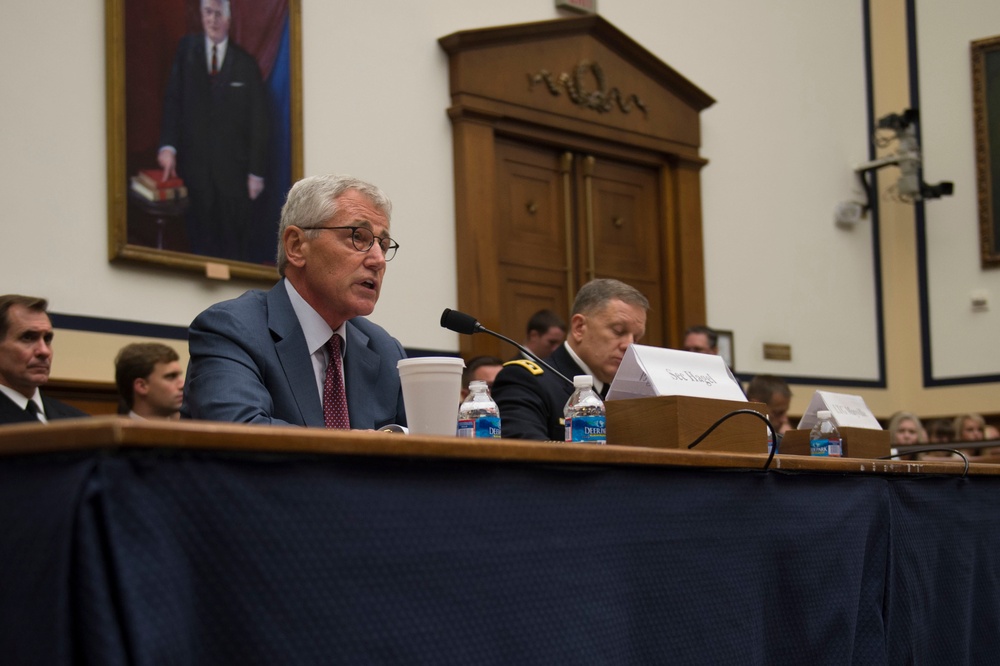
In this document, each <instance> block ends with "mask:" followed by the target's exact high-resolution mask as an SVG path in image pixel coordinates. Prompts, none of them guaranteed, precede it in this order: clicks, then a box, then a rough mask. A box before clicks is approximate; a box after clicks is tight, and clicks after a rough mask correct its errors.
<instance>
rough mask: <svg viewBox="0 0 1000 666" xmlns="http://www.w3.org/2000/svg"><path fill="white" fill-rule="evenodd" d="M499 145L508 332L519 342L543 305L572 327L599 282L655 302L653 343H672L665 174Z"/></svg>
mask: <svg viewBox="0 0 1000 666" xmlns="http://www.w3.org/2000/svg"><path fill="white" fill-rule="evenodd" d="M496 147H497V150H496V165H497V168H496V173H497V182H498V187H497V190H496V191H497V201H496V204H495V205H496V208H495V210H496V213H497V218H496V220H497V230H498V234H497V241H496V243H497V252H496V256H497V263H498V267H497V268H498V275H499V283H500V293H499V294H497V298H498V299H499V300H500V304H499V305H500V307H499V308H498V311H499V313H500V315H501V318H502V321H501V322H497V323H496V325H497V326H499V327H500V330H502V331H503V332H504V334H505V335H508V336H509V337H514V338H515V339H519V338H520V336H521V335H523V326H524V324H525V323H526V322H527V319H528V317H530V316H531V314H533V313H534V312H535V311H537V310H539V309H541V308H543V307H545V308H550V309H552V310H554V311H555V312H557V313H559V314H560V315H562V316H563V317H565V318H566V319H567V320H568V318H569V312H570V309H571V307H572V300H571V299H572V298H573V297H574V296H575V295H576V292H577V290H578V289H579V288H580V287H581V286H582V285H583V284H584V283H586V282H587V281H588V280H590V279H591V277H592V276H594V275H596V277H603V278H615V279H618V280H621V281H623V282H626V283H627V284H630V285H632V286H634V287H636V288H637V289H639V290H640V291H642V292H643V293H644V294H645V295H646V297H647V298H649V300H650V305H651V312H650V316H649V320H648V322H647V334H646V338H645V339H644V342H645V343H647V344H653V345H663V344H664V342H665V338H664V330H665V326H664V321H663V318H664V317H665V316H666V314H667V313H666V311H665V308H664V303H663V284H664V283H665V274H664V268H663V262H662V261H661V260H660V253H661V251H662V247H663V243H662V237H663V233H664V232H663V230H662V228H661V223H660V220H661V215H660V202H659V196H660V195H659V189H658V182H659V180H658V178H659V171H658V170H657V169H654V168H649V167H644V166H640V165H635V164H630V163H628V162H623V161H620V160H609V159H603V158H595V157H594V156H590V155H582V154H576V155H573V154H571V153H568V152H567V151H565V150H562V149H559V148H550V147H546V146H540V145H532V144H530V143H527V142H519V141H515V140H512V139H499V138H498V139H497V141H496Z"/></svg>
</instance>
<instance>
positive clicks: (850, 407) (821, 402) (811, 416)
mask: <svg viewBox="0 0 1000 666" xmlns="http://www.w3.org/2000/svg"><path fill="white" fill-rule="evenodd" d="M823 410H828V411H829V412H830V414H831V415H832V416H833V422H834V423H836V424H837V425H838V426H847V427H850V428H867V429H868V430H881V429H882V426H881V425H879V422H878V419H876V418H875V415H874V414H872V411H871V410H870V409H868V405H866V404H865V399H864V398H862V397H861V396H860V395H849V394H847V393H832V392H830V391H816V392H815V393H813V397H812V400H810V401H809V407H808V409H806V413H805V414H803V415H802V420H800V421H799V430H809V429H811V428H812V427H813V426H814V425H815V424H816V412H819V411H823Z"/></svg>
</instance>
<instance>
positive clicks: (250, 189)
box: [247, 174, 264, 201]
mask: <svg viewBox="0 0 1000 666" xmlns="http://www.w3.org/2000/svg"><path fill="white" fill-rule="evenodd" d="M263 191H264V179H263V178H261V177H260V176H255V175H253V174H250V175H249V176H247V193H248V194H249V195H250V201H253V200H254V199H256V198H257V197H259V196H260V193H261V192H263Z"/></svg>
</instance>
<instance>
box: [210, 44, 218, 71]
mask: <svg viewBox="0 0 1000 666" xmlns="http://www.w3.org/2000/svg"><path fill="white" fill-rule="evenodd" d="M209 73H210V74H211V75H212V76H215V75H216V74H218V73H219V47H218V46H216V45H215V44H212V70H211V72H209Z"/></svg>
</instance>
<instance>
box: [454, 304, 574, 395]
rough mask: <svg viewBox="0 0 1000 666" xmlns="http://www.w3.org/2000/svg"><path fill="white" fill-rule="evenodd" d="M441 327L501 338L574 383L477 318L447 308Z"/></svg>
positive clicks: (571, 381)
mask: <svg viewBox="0 0 1000 666" xmlns="http://www.w3.org/2000/svg"><path fill="white" fill-rule="evenodd" d="M441 327H442V328H447V329H448V330H449V331H454V332H455V333H461V334H463V335H472V334H473V333H489V334H490V335H492V336H493V337H495V338H500V339H501V340H503V341H504V342H509V343H510V344H512V345H514V346H515V347H517V348H518V349H520V350H521V352H523V353H524V355H525V356H527V357H528V358H530V359H531V360H532V361H535V362H536V363H538V364H539V365H540V366H542V367H543V368H545V369H546V370H549V371H550V372H552V373H553V374H554V375H555V376H556V377H559V378H560V379H562V380H563V381H566V382H568V383H569V384H572V383H573V380H572V379H569V378H567V377H566V375H564V374H563V373H561V372H559V371H558V370H556V369H555V368H553V367H552V366H551V365H549V364H548V363H546V362H545V361H543V360H542V359H540V358H538V357H537V356H535V355H534V354H532V353H531V351H529V350H528V348H527V347H525V346H524V345H521V344H518V343H517V342H514V341H513V340H511V339H510V338H508V337H507V336H505V335H500V334H499V333H496V332H494V331H491V330H490V329H488V328H486V327H485V326H483V325H482V324H480V323H479V322H478V321H476V318H475V317H473V316H472V315H467V314H465V313H464V312H459V311H458V310H451V309H449V308H445V309H444V312H442V313H441Z"/></svg>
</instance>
